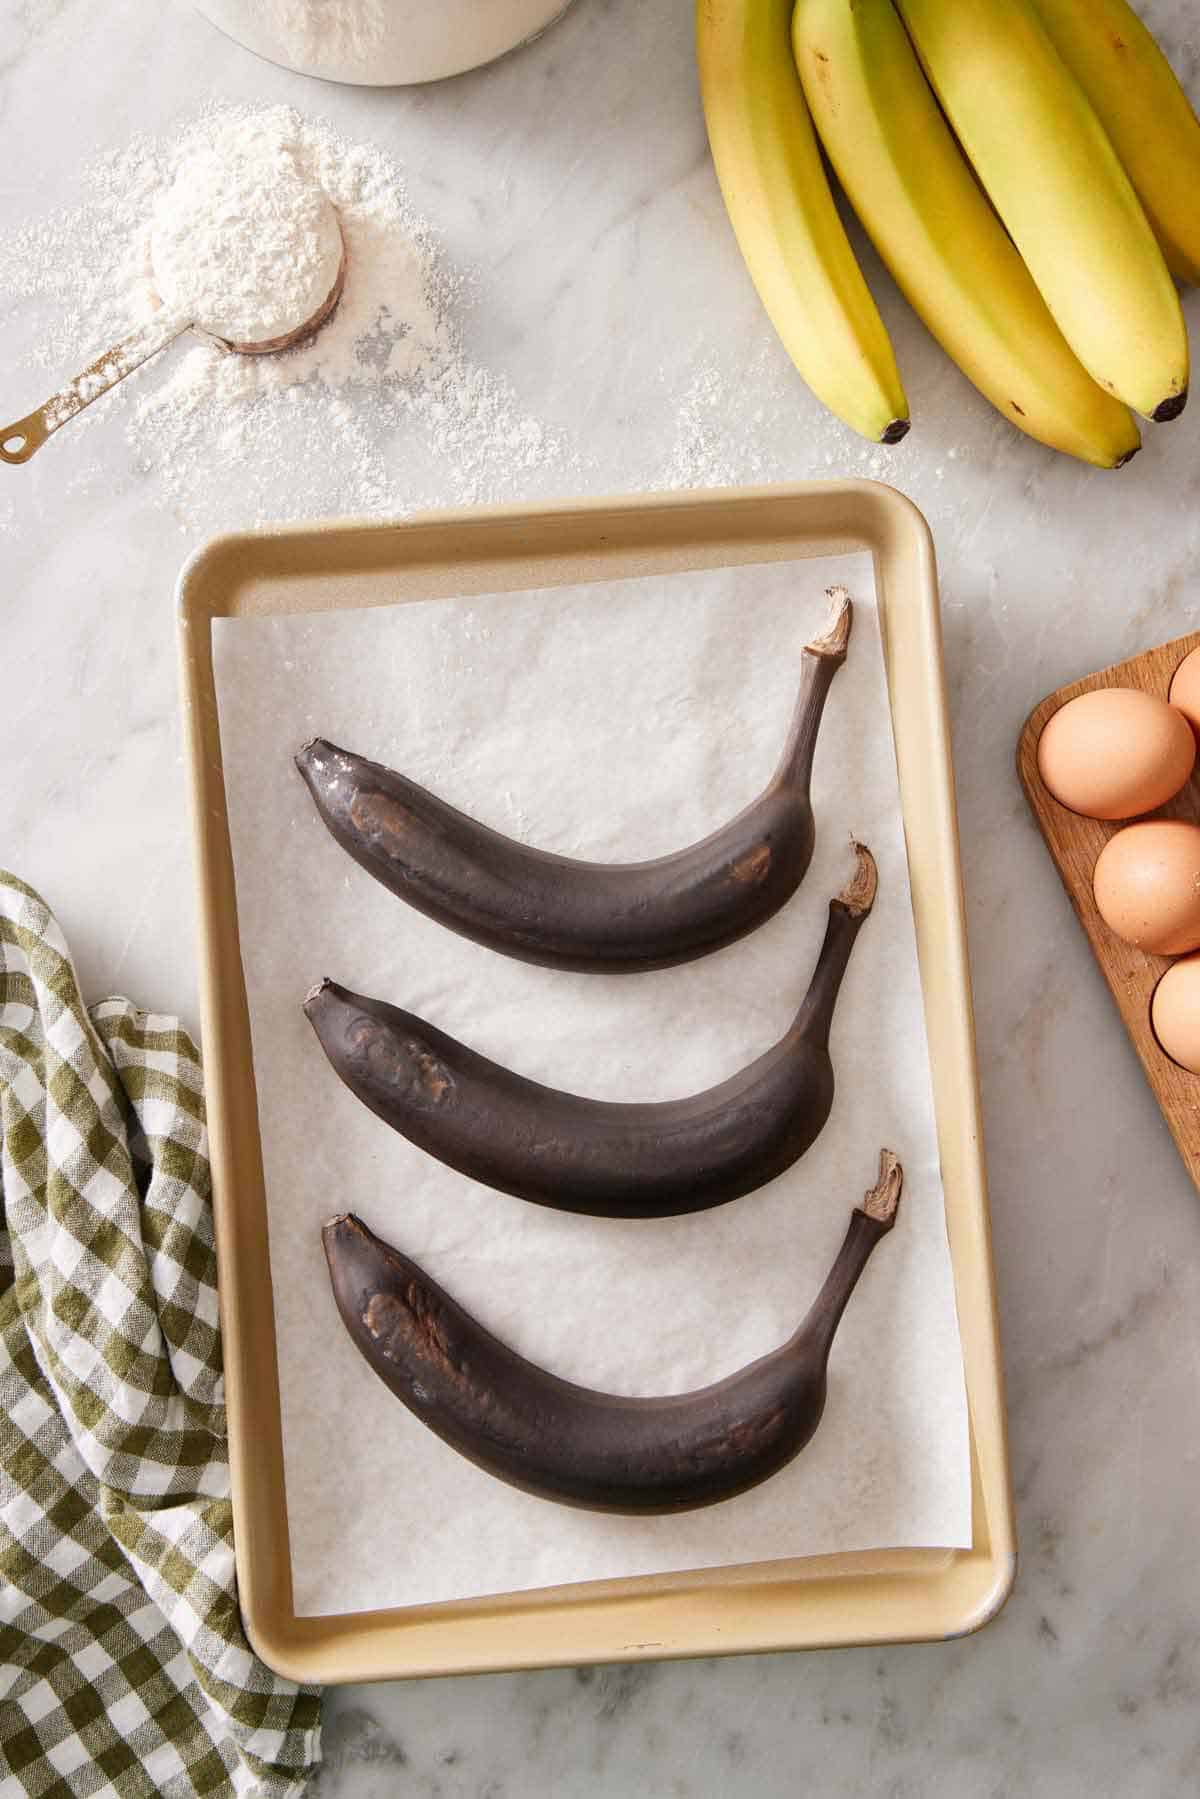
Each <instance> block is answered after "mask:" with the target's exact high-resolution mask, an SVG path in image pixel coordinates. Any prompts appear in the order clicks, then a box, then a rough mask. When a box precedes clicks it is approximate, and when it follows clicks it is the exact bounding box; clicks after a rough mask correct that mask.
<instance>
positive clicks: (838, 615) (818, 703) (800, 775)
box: [773, 587, 854, 793]
mask: <svg viewBox="0 0 1200 1799" xmlns="http://www.w3.org/2000/svg"><path fill="white" fill-rule="evenodd" d="M826 592H827V593H828V595H829V599H830V601H831V602H832V608H833V609H832V611H831V613H830V616H829V622H828V624H827V625H826V627H825V629H824V631H822V632H821V634H820V636H818V637H814V638H813V639H812V641H811V642H810V643H806V644H805V646H804V662H803V666H802V668H801V674H800V692H799V694H798V695H797V698H796V710H795V713H794V715H793V718H792V728H791V730H790V732H789V733H788V740H787V742H786V743H785V744H784V746H783V755H782V756H781V757H780V759H779V766H778V768H777V769H776V770H775V779H774V783H773V785H775V786H779V787H795V788H797V789H799V791H800V792H802V793H807V792H808V788H809V783H810V781H811V779H812V765H813V752H814V751H815V749H816V747H817V733H818V732H819V731H820V728H821V715H822V713H823V712H824V710H825V700H826V698H827V696H828V693H829V689H830V686H831V685H832V683H833V677H834V676H835V675H836V674H837V671H838V669H839V668H840V667H841V666H842V663H843V662H844V661H845V660H846V650H847V648H848V646H849V643H850V625H851V621H852V619H853V615H854V607H853V604H852V602H851V599H850V595H849V594H848V593H847V591H846V589H845V588H844V587H830V588H827V589H826Z"/></svg>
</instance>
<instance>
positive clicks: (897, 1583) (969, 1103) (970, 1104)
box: [179, 482, 1013, 1681]
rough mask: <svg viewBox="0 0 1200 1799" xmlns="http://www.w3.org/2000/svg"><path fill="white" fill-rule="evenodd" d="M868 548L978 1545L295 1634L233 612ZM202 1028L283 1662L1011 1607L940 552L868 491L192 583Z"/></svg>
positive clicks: (407, 1664) (317, 532)
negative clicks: (242, 879)
mask: <svg viewBox="0 0 1200 1799" xmlns="http://www.w3.org/2000/svg"><path fill="white" fill-rule="evenodd" d="M864 549H865V550H867V551H869V552H870V553H871V554H872V556H873V559H874V564H875V575H876V587H877V597H878V603H879V609H880V616H881V623H882V629H883V633H884V639H885V651H886V656H887V663H888V678H889V691H890V698H891V702H892V709H893V725H894V733H895V740H896V750H897V762H898V767H899V775H900V786H901V795H902V804H903V809H904V823H905V833H906V839H907V845H908V855H909V864H910V874H911V878H912V888H913V906H914V916H915V921H916V926H917V937H918V947H919V954H920V959H921V972H922V985H923V990H924V998H925V1008H926V1026H927V1031H928V1036H929V1042H930V1053H931V1060H932V1070H933V1084H934V1095H935V1108H936V1112H937V1122H938V1140H939V1150H940V1155H941V1161H942V1172H943V1182H944V1186H945V1193H946V1210H947V1230H948V1235H949V1240H950V1248H951V1256H952V1261H953V1265H954V1276H955V1293H956V1299H957V1303H958V1309H959V1317H960V1327H961V1333H962V1342H963V1354H964V1365H965V1371H966V1380H967V1390H968V1402H969V1407H970V1414H971V1428H972V1467H973V1476H974V1483H973V1484H974V1493H973V1507H974V1542H973V1544H972V1547H971V1549H970V1550H967V1551H953V1552H945V1551H919V1550H913V1551H905V1552H872V1553H870V1554H858V1555H843V1556H825V1557H819V1558H815V1557H808V1558H794V1559H792V1560H789V1561H786V1562H780V1561H773V1562H769V1563H758V1564H753V1565H743V1566H740V1567H734V1568H723V1569H720V1570H707V1571H705V1570H700V1571H694V1570H693V1571H689V1572H688V1573H686V1574H681V1575H677V1576H671V1575H667V1576H663V1575H655V1576H649V1577H643V1578H634V1579H624V1580H610V1581H604V1582H590V1583H588V1584H586V1585H582V1584H577V1585H575V1586H565V1587H559V1588H555V1589H552V1590H547V1589H542V1590H540V1591H538V1592H533V1593H523V1594H520V1595H508V1596H506V1597H502V1598H500V1599H494V1600H484V1601H468V1602H458V1603H450V1604H442V1605H438V1606H423V1607H422V1606H410V1607H406V1608H400V1609H396V1610H391V1611H380V1612H371V1613H362V1612H359V1613H356V1614H352V1615H348V1616H338V1617H316V1618H314V1617H303V1618H302V1617H297V1616H296V1613H295V1608H294V1605H293V1602H292V1593H291V1579H290V1562H289V1555H288V1539H287V1519H286V1507H285V1503H284V1491H283V1474H282V1451H281V1439H280V1419H279V1398H278V1383H277V1377H276V1365H275V1346H274V1337H273V1323H272V1308H271V1306H270V1304H269V1303H268V1300H269V1293H270V1269H269V1262H268V1257H267V1238H266V1209H265V1198H264V1193H263V1180H262V1165H261V1154H260V1146H259V1140H258V1125H257V1115H256V1108H255V1093H254V1081H253V1067H252V1058H251V1052H250V1042H249V1027H248V1019H247V1011H246V1001H245V991H244V986H243V983H242V976H241V962H240V953H239V946H238V936H237V917H236V905H235V899H234V887H233V870H232V860H231V854H230V847H229V832H228V823H227V819H226V815H225V803H224V784H223V778H222V772H221V761H220V741H219V731H218V727H217V714H216V704H215V694H214V688H213V673H212V646H211V620H212V619H213V618H214V617H228V616H241V617H245V616H262V615H264V614H268V613H275V612H281V611H292V612H295V611H319V610H329V609H331V608H338V609H341V608H347V607H360V606H372V605H382V604H394V603H395V602H396V601H397V600H402V599H404V598H422V599H428V598H431V597H436V596H438V595H443V596H450V595H467V594H472V593H477V594H485V593H489V592H501V591H513V590H520V589H526V588H533V587H541V588H546V587H553V586H559V585H561V586H566V585H571V584H576V583H579V582H585V581H595V580H599V579H609V578H614V577H621V576H629V575H637V574H643V573H645V574H649V573H667V572H672V571H680V570H685V569H698V568H713V567H721V566H730V565H733V564H748V563H760V562H773V561H787V560H793V559H800V558H805V557H811V556H815V555H828V554H837V553H843V552H847V551H862V550H864ZM179 599H180V640H181V650H182V656H183V678H184V694H185V710H186V717H187V734H188V749H189V759H190V773H191V778H192V785H193V794H194V801H195V805H194V818H195V827H196V848H197V876H198V883H199V893H198V900H199V906H198V910H199V916H200V936H201V967H202V979H203V995H202V1004H203V1031H204V1045H205V1057H206V1065H207V1069H208V1083H209V1107H210V1130H211V1136H212V1153H213V1163H214V1177H215V1185H216V1208H217V1231H218V1247H219V1253H220V1255H221V1268H222V1305H223V1316H224V1320H225V1331H226V1369H227V1390H228V1402H229V1413H230V1435H231V1450H232V1457H233V1472H234V1496H235V1508H236V1515H237V1535H238V1560H239V1581H240V1587H241V1596H242V1605H243V1611H244V1613H245V1615H246V1622H247V1626H248V1629H249V1630H250V1633H251V1636H252V1638H253V1639H254V1641H255V1643H256V1645H257V1646H258V1647H259V1649H260V1651H261V1652H262V1653H263V1655H264V1656H265V1658H266V1659H267V1660H268V1661H269V1662H271V1663H272V1665H274V1666H276V1667H279V1668H281V1669H284V1670H286V1671H287V1672H289V1673H292V1674H294V1675H296V1676H297V1677H299V1678H305V1679H319V1680H323V1681H333V1680H354V1679H367V1678H373V1677H374V1678H384V1677H391V1676H396V1675H402V1674H421V1673H442V1672H450V1671H466V1670H482V1669H486V1668H500V1667H514V1666H536V1665H548V1664H550V1663H564V1662H565V1663H569V1662H578V1661H584V1660H612V1659H631V1658H637V1657H639V1656H646V1655H683V1654H709V1653H714V1652H719V1651H721V1650H731V1651H732V1650H747V1649H766V1648H780V1647H800V1646H805V1645H815V1644H820V1643H838V1642H862V1641H882V1640H888V1639H892V1638H897V1637H904V1638H909V1637H936V1636H944V1635H948V1634H954V1633H956V1632H959V1631H962V1630H966V1629H970V1628H973V1627H974V1626H976V1625H977V1624H979V1623H981V1622H983V1621H984V1620H985V1619H986V1617H988V1616H989V1615H991V1613H992V1612H993V1611H994V1610H995V1609H996V1608H997V1607H998V1605H999V1604H1000V1603H1002V1601H1003V1598H1004V1596H1005V1594H1006V1593H1007V1590H1008V1587H1009V1584H1010V1582H1011V1575H1012V1562H1013V1542H1012V1523H1011V1505H1010V1500H1009V1493H1008V1474H1007V1461H1006V1453H1005V1445H1004V1426H1003V1407H1002V1397H1001V1390H1000V1373H999V1357H998V1351H997V1343H996V1328H995V1306H994V1295H993V1291H992V1276H991V1265H990V1256H989V1251H988V1240H987V1217H986V1198H985V1190H984V1180H983V1168H982V1157H981V1151H980V1142H979V1119H978V1096H977V1089H976V1080H975V1072H974V1058H973V1042H972V1031H971V1016H970V994H969V983H968V976H967V969H966V957H965V943H964V939H963V925H962V906H961V893H960V888H959V878H958V864H957V844H956V835H955V825H954V811H953V787H952V780H951V775H950V767H949V749H948V739H947V733H946V724H945V701H944V690H943V682H942V673H941V655H940V638H939V629H938V614H937V599H936V582H935V575H934V567H933V556H932V546H931V544H930V541H929V536H928V531H927V528H926V527H925V525H924V522H923V520H921V518H920V516H919V514H917V513H916V512H915V510H914V509H913V508H912V507H911V506H910V505H909V504H908V502H907V501H905V500H903V499H902V498H901V497H900V496H899V495H897V494H895V493H893V492H892V491H891V490H889V489H886V488H883V487H880V486H878V485H876V484H873V483H869V482H851V483H825V484H813V485H809V486H803V487H796V488H786V489H770V490H762V491H758V492H751V493H745V492H742V493H734V494H712V495H680V496H671V497H670V498H666V499H654V498H648V499H641V500H635V501H589V502H581V503H578V504H568V505H562V506H556V507H549V508H543V509H540V510H539V511H537V512H536V513H523V512H521V511H519V510H516V509H512V508H508V509H503V510H500V511H496V512H486V513H485V512H474V513H459V514H442V515H437V516H434V517H431V518H426V519H418V520H413V521H410V522H407V523H405V524H402V525H396V526H387V525H382V526H381V525H377V524H371V525H365V524H364V525H358V524H354V523H353V522H340V523H339V522H333V523H330V524H328V525H324V526H317V527H306V528H303V529H288V530H285V531H279V532H262V533H256V534H253V535H247V536H242V537H237V538H227V539H221V540H218V541H216V542H215V543H213V544H210V545H209V546H207V548H206V549H205V550H203V551H201V552H200V553H199V555H198V556H197V557H195V558H193V559H192V561H191V563H189V565H188V567H187V568H186V569H185V571H184V573H183V576H182V577H181V582H180V596H179Z"/></svg>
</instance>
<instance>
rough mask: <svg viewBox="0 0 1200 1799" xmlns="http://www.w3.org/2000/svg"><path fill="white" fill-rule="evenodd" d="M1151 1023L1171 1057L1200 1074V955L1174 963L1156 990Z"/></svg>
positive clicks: (1192, 1071) (1152, 1004) (1194, 1072)
mask: <svg viewBox="0 0 1200 1799" xmlns="http://www.w3.org/2000/svg"><path fill="white" fill-rule="evenodd" d="M1150 1022H1151V1024H1152V1025H1153V1026H1154V1035H1155V1036H1156V1037H1157V1038H1158V1041H1159V1042H1160V1043H1161V1045H1162V1047H1163V1048H1164V1049H1165V1050H1166V1052H1167V1054H1168V1055H1169V1056H1170V1058H1171V1060H1172V1061H1173V1062H1178V1063H1179V1066H1180V1067H1181V1068H1186V1069H1187V1070H1188V1072H1189V1074H1200V956H1184V957H1183V959H1182V961H1179V962H1173V963H1172V964H1171V966H1170V968H1168V970H1167V972H1166V974H1165V975H1164V976H1163V978H1162V980H1161V981H1160V982H1159V983H1158V986H1157V987H1156V988H1155V989H1154V998H1153V1000H1152V1002H1151V1005H1150Z"/></svg>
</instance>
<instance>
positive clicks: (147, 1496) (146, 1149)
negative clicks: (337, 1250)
mask: <svg viewBox="0 0 1200 1799" xmlns="http://www.w3.org/2000/svg"><path fill="white" fill-rule="evenodd" d="M0 1125H2V1127H3V1136H2V1141H0V1793H2V1794H4V1795H5V1796H6V1799H7V1796H8V1795H16V1794H18V1793H21V1792H24V1793H27V1794H31V1795H38V1796H39V1799H40V1796H42V1795H50V1794H53V1795H60V1794H64V1795H65V1794H70V1795H77V1794H78V1795H84V1794H87V1795H103V1796H104V1799H141V1795H143V1794H145V1795H163V1796H165V1799H190V1795H192V1794H199V1793H207V1794H218V1795H224V1794H230V1793H232V1794H257V1793H261V1794H266V1795H270V1796H271V1799H282V1796H283V1795H286V1794H292V1793H296V1792H298V1791H299V1789H300V1788H301V1787H302V1785H303V1783H304V1779H305V1775H306V1772H307V1770H308V1768H309V1767H310V1766H311V1765H312V1764H313V1763H315V1762H316V1761H317V1760H318V1759H319V1756H320V1716H319V1704H320V1700H319V1694H318V1693H317V1692H316V1691H315V1690H313V1689H311V1688H309V1689H305V1688H299V1687H296V1686H295V1685H293V1684H292V1683H291V1682H290V1681H286V1680H281V1679H278V1678H277V1677H276V1676H275V1675H274V1674H272V1673H271V1672H270V1670H269V1669H268V1668H266V1667H264V1666H263V1664H262V1662H260V1661H259V1660H258V1658H257V1657H256V1656H255V1655H254V1654H253V1652H252V1651H251V1649H250V1648H249V1646H248V1644H247V1642H246V1639H245V1636H244V1635H243V1632H242V1624H241V1618H240V1617H239V1614H238V1606H237V1591H236V1583H235V1577H234V1559H233V1519H232V1510H231V1506H230V1498H229V1462H228V1456H227V1451H226V1443H225V1409H224V1404H223V1390H222V1379H221V1341H220V1336H219V1330H218V1322H217V1291H216V1259H215V1255H214V1251H213V1237H212V1216H211V1211H210V1205H209V1171H208V1161H207V1158H206V1154H205V1149H206V1140H205V1130H204V1099H203V1089H202V1085H201V1074H200V1062H199V1058H198V1056H197V1054H196V1049H195V1047H194V1045H193V1043H192V1041H191V1039H190V1038H189V1037H188V1036H187V1034H186V1032H184V1031H183V1030H182V1029H181V1028H180V1026H179V1024H178V1023H177V1021H176V1020H175V1019H173V1018H165V1017H156V1016H154V1015H152V1014H149V1013H146V1012H141V1011H139V1010H138V1009H137V1008H136V1007H134V1006H132V1005H131V1004H130V1003H129V1001H128V1000H125V999H106V1000H102V1001H101V1002H100V1004H99V1005H96V1006H93V1007H91V1008H90V1010H89V1009H87V1008H85V1006H84V1004H83V1001H82V1000H81V998H80V995H79V987H78V983H77V981H76V978H75V971H74V969H73V968H72V966H71V960H70V956H69V954H68V951H67V946H66V944H65V942H64V941H63V937H62V933H61V932H60V930H59V928H58V925H57V923H56V922H55V920H54V918H53V917H52V915H51V914H50V912H49V911H48V910H47V908H46V906H45V905H44V904H43V902H42V901H41V900H40V899H39V897H38V895H37V894H36V893H34V892H33V891H32V890H31V889H30V888H28V887H26V886H25V885H24V884H23V882H21V881H18V880H16V879H15V878H14V877H13V876H12V875H8V874H5V873H4V872H3V871H0Z"/></svg>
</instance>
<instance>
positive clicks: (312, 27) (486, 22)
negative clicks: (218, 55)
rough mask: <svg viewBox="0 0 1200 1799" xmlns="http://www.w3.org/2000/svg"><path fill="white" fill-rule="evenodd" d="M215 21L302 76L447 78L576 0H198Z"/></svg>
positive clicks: (521, 38)
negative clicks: (571, 0)
mask: <svg viewBox="0 0 1200 1799" xmlns="http://www.w3.org/2000/svg"><path fill="white" fill-rule="evenodd" d="M196 4H197V6H198V7H199V9H200V11H201V12H202V13H204V14H206V16H207V17H208V18H210V19H211V20H212V22H213V24H214V25H218V26H219V27H220V28H221V30H222V31H225V32H228V34H229V36H230V37H232V38H236V40H237V42H238V43H239V44H245V46H246V48H247V49H248V50H254V51H256V52H257V53H258V55H259V56H265V57H266V58H267V59H268V61H270V62H277V63H282V64H283V65H284V67H285V68H288V69H295V70H297V71H298V72H299V73H300V74H301V75H319V76H322V77H323V78H324V79H325V80H326V81H351V82H357V83H360V84H362V85H365V86H369V87H391V86H393V85H396V84H402V85H407V84H408V83H410V82H414V81H440V80H441V79H442V77H443V76H446V75H459V74H461V73H462V71H463V70H464V69H474V68H478V67H479V65H480V64H481V63H485V62H491V61H492V60H493V59H494V58H495V57H497V56H503V54H504V52H505V51H506V50H512V49H514V48H515V46H516V45H517V44H523V43H525V42H526V41H527V40H528V39H529V38H531V37H536V36H537V34H538V33H539V32H540V31H544V30H545V28H546V26H547V25H549V24H550V23H551V22H552V21H553V20H554V19H556V18H557V17H558V15H559V14H560V13H562V12H565V11H566V8H567V6H568V5H569V4H570V0H196Z"/></svg>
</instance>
